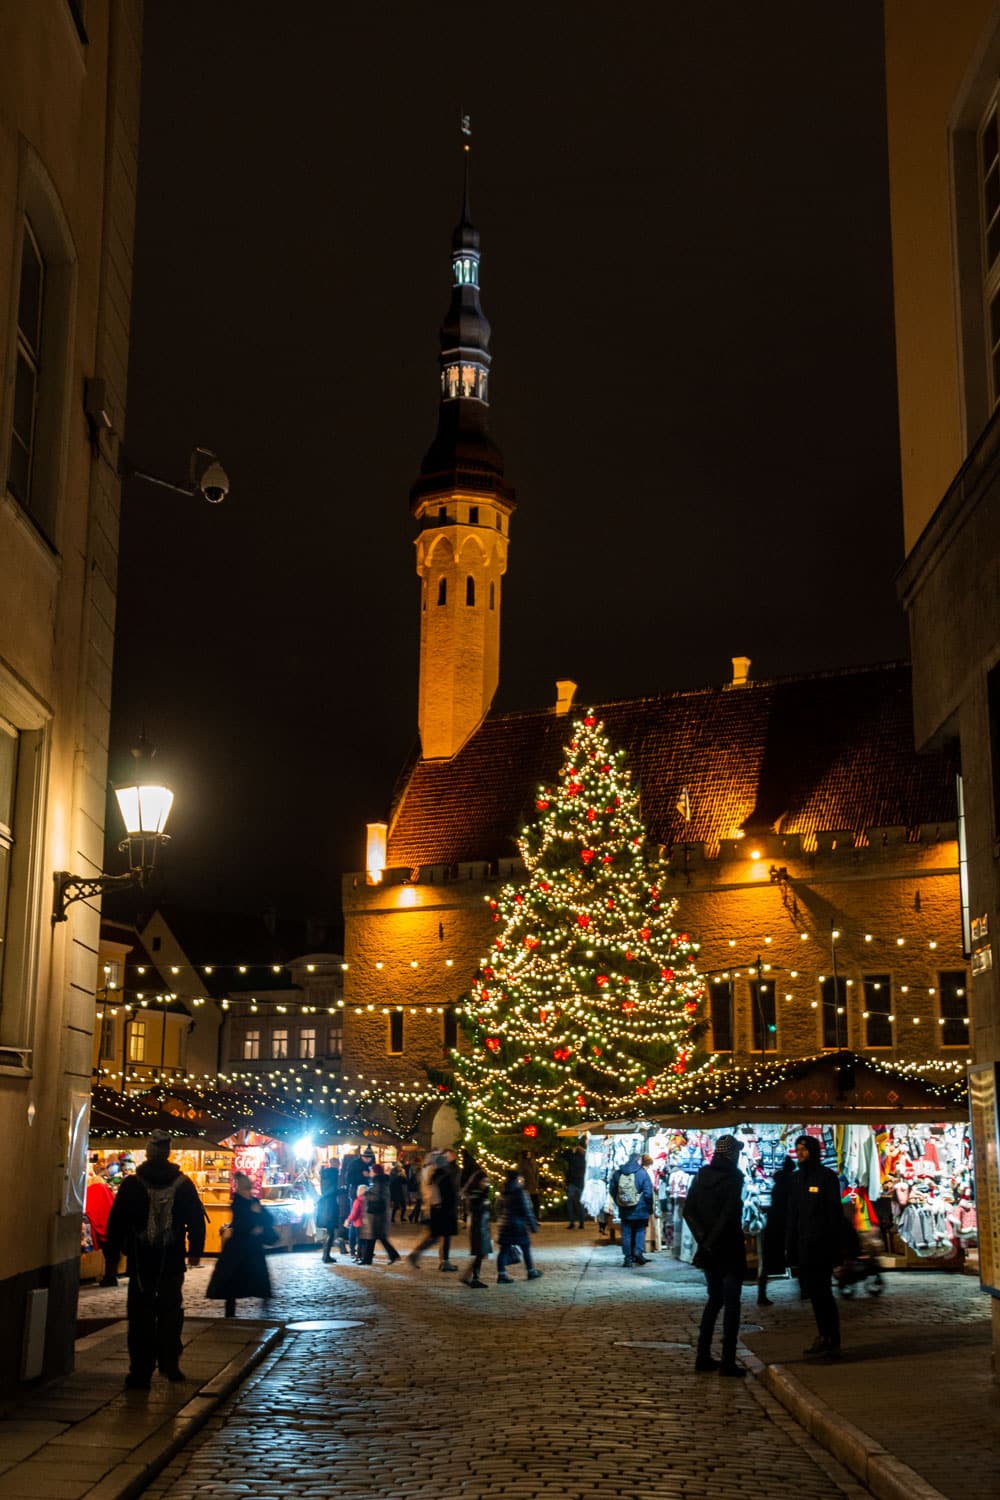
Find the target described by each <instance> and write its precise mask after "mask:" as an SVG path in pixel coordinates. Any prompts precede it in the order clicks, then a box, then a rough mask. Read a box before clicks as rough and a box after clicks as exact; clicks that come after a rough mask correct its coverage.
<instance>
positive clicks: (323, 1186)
mask: <svg viewBox="0 0 1000 1500" xmlns="http://www.w3.org/2000/svg"><path fill="white" fill-rule="evenodd" d="M319 1185H320V1195H319V1198H318V1200H317V1203H316V1216H315V1217H316V1228H317V1229H321V1230H322V1231H323V1232H324V1234H325V1235H326V1244H325V1245H324V1246H323V1264H324V1265H325V1266H328V1265H329V1264H330V1263H331V1261H333V1259H334V1257H333V1255H332V1253H331V1252H332V1250H333V1248H334V1245H335V1244H336V1242H337V1241H338V1240H340V1242H341V1244H343V1233H344V1230H343V1224H344V1220H345V1218H346V1217H347V1210H345V1211H344V1212H343V1213H342V1212H341V1191H340V1173H339V1172H338V1171H336V1170H335V1169H333V1168H330V1167H323V1168H322V1169H321V1171H320V1174H319Z"/></svg>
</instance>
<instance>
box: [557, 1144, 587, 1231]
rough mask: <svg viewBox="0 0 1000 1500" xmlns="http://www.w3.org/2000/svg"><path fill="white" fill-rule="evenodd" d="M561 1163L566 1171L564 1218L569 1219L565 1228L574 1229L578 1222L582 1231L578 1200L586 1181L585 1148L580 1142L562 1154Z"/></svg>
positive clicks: (579, 1202) (581, 1206) (581, 1207)
mask: <svg viewBox="0 0 1000 1500" xmlns="http://www.w3.org/2000/svg"><path fill="white" fill-rule="evenodd" d="M563 1162H564V1163H565V1170H566V1217H567V1218H568V1219H569V1223H568V1224H567V1225H566V1228H567V1229H575V1228H576V1225H577V1221H579V1224H580V1228H581V1229H582V1228H583V1204H582V1203H581V1201H580V1199H581V1196H582V1194H583V1186H584V1183H585V1182H586V1180H587V1148H586V1146H585V1145H584V1144H583V1142H582V1141H577V1142H576V1144H575V1145H573V1146H571V1147H570V1148H569V1150H568V1151H564V1152H563Z"/></svg>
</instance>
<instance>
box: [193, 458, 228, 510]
mask: <svg viewBox="0 0 1000 1500" xmlns="http://www.w3.org/2000/svg"><path fill="white" fill-rule="evenodd" d="M191 483H192V484H193V485H194V487H195V489H196V490H198V491H200V493H201V494H203V495H204V497H205V499H206V500H207V501H208V503H209V505H220V504H221V503H222V501H223V500H225V498H226V496H227V495H228V494H229V475H228V474H227V473H226V471H225V469H224V468H223V467H222V465H221V464H220V463H219V459H218V456H217V454H215V453H213V452H212V450H211V449H210V448H196V449H195V450H194V452H193V453H192V454H191Z"/></svg>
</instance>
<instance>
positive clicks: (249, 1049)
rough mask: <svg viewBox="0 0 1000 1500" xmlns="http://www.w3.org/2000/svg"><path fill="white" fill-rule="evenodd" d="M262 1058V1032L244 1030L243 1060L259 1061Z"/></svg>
mask: <svg viewBox="0 0 1000 1500" xmlns="http://www.w3.org/2000/svg"><path fill="white" fill-rule="evenodd" d="M259 1058H260V1032H259V1031H244V1033H243V1061H244V1062H257V1061H258V1059H259Z"/></svg>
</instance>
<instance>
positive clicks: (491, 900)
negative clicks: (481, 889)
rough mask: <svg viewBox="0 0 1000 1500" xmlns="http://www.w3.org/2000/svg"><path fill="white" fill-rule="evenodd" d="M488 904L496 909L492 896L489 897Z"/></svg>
mask: <svg viewBox="0 0 1000 1500" xmlns="http://www.w3.org/2000/svg"><path fill="white" fill-rule="evenodd" d="M490 905H491V906H492V907H493V909H494V910H496V902H495V901H494V899H493V897H492V896H491V897H490Z"/></svg>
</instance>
